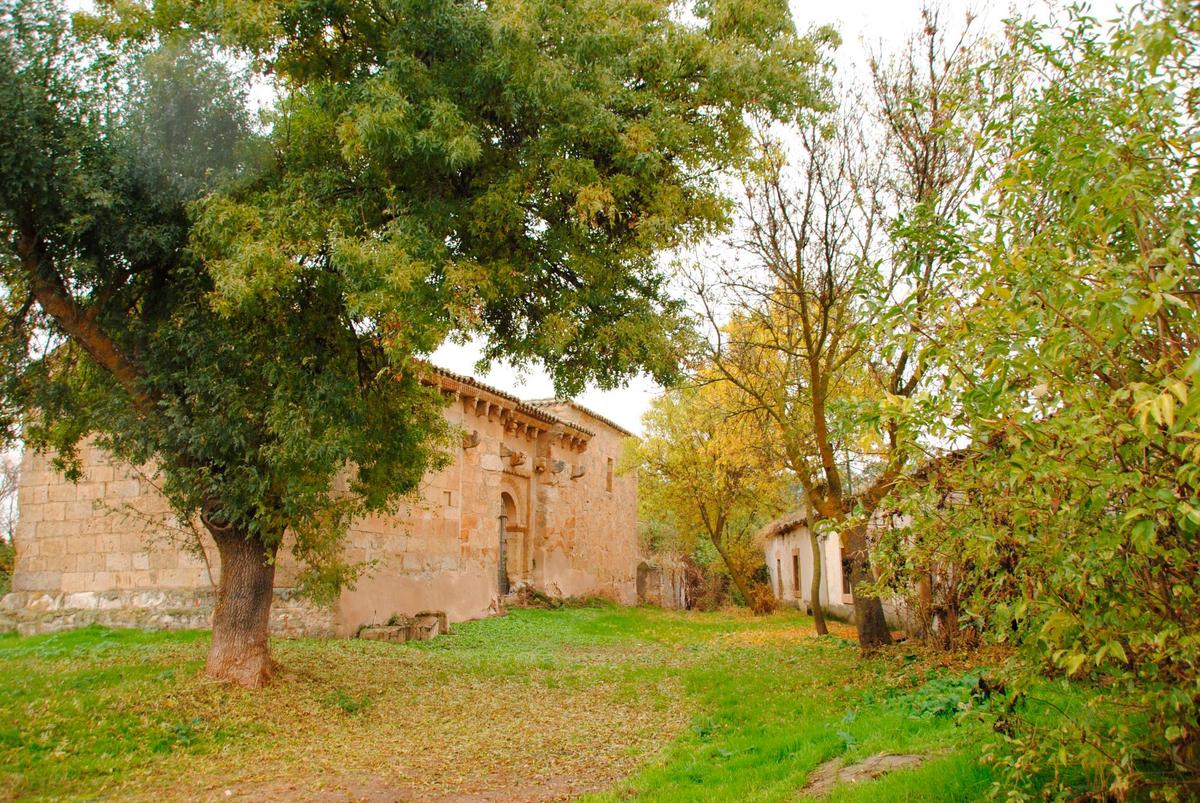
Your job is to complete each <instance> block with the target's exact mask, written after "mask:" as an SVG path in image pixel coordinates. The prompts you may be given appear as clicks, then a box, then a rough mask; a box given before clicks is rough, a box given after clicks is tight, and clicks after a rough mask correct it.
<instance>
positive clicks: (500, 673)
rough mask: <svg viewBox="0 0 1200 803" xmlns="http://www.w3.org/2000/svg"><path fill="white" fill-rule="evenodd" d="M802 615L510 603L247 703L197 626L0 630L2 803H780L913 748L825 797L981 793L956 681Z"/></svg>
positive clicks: (297, 657) (282, 646)
mask: <svg viewBox="0 0 1200 803" xmlns="http://www.w3.org/2000/svg"><path fill="white" fill-rule="evenodd" d="M810 633H811V629H810V622H809V620H808V619H807V617H803V616H799V615H796V614H777V615H775V616H771V617H765V618H752V617H749V616H746V615H740V614H736V613H717V614H694V613H675V612H663V611H657V610H650V609H624V608H611V607H604V608H578V609H569V610H557V611H547V610H518V611H513V612H512V613H510V614H509V615H508V616H507V617H502V618H494V619H487V620H482V621H478V622H471V623H467V624H460V625H456V626H455V627H454V633H453V634H452V635H450V636H445V637H442V638H439V639H437V640H435V641H431V642H424V643H411V644H404V645H397V644H387V643H381V642H367V641H311V640H279V641H276V642H274V643H273V645H272V649H273V650H274V654H275V657H276V659H277V660H278V661H279V662H280V664H281V665H282V668H281V671H280V673H279V675H278V679H277V682H276V683H275V684H273V685H272V686H271V687H270V688H268V689H266V690H262V691H257V692H248V691H244V690H240V689H231V688H227V687H224V686H220V685H217V684H213V683H209V682H206V681H205V680H204V679H203V677H202V676H201V675H200V668H201V666H202V664H203V659H204V655H205V650H206V649H207V645H208V634H207V633H205V632H183V633H178V632H176V633H141V632H134V631H113V630H103V629H99V628H92V629H87V630H79V631H74V632H68V633H61V634H56V635H52V636H37V637H32V638H18V637H15V636H2V637H0V798H2V797H5V796H10V797H12V798H47V797H53V798H83V797H88V798H94V797H101V798H113V797H120V798H139V799H146V798H153V799H163V798H174V799H180V798H186V799H219V800H230V799H233V800H237V799H296V798H313V797H317V798H322V799H335V800H336V799H369V800H412V799H418V800H438V799H446V800H458V801H462V800H552V799H567V798H577V797H580V796H581V795H589V796H590V797H589V799H592V800H598V801H610V800H621V799H626V798H637V799H643V800H687V801H695V800H720V801H725V800H738V801H753V800H795V799H797V797H799V796H800V791H801V790H802V789H803V788H804V786H805V785H806V783H807V782H808V777H809V775H810V774H811V773H812V771H813V770H814V769H815V768H816V767H817V766H818V765H819V764H821V763H822V762H824V761H826V760H828V759H831V758H834V757H837V756H844V757H845V758H846V759H847V761H848V762H853V761H854V760H856V759H859V758H863V757H866V756H869V755H872V754H875V753H881V752H883V753H917V754H922V755H926V756H929V758H928V760H927V761H926V762H925V763H924V764H922V765H920V766H918V767H916V768H910V769H904V770H899V771H896V772H893V773H891V774H888V775H885V776H884V777H882V778H880V779H878V780H874V781H864V782H861V783H857V784H853V785H846V786H841V787H838V788H837V789H835V791H834V792H833V794H832V795H831V796H830V798H829V799H831V800H838V801H851V800H853V801H864V800H880V801H902V800H931V801H932V800H937V801H946V800H971V799H975V798H979V797H981V796H983V795H984V793H985V792H986V790H987V788H988V786H989V785H990V783H991V778H990V776H989V774H988V770H987V769H986V768H983V767H980V766H979V764H978V761H977V756H978V747H977V744H978V741H979V738H980V737H981V736H982V733H981V732H980V730H979V726H977V725H972V724H966V725H959V724H956V723H955V717H954V716H953V714H952V710H953V708H954V704H955V702H956V701H957V700H959V699H962V696H963V692H962V689H964V688H965V687H966V684H967V681H962V682H961V683H958V682H957V679H958V678H959V677H961V676H962V675H963V672H962V670H961V669H952V668H939V667H936V666H931V665H930V664H929V663H928V662H927V661H925V660H923V659H918V658H916V657H915V656H912V655H908V656H906V655H905V654H904V650H903V649H902V648H898V649H894V650H889V651H887V652H886V653H885V654H883V655H881V656H879V657H875V658H871V659H863V658H862V657H861V656H860V654H859V651H858V648H857V647H856V646H854V645H852V644H851V643H850V642H848V641H845V640H844V639H841V638H837V637H827V638H824V639H816V638H813V637H811V636H810V635H809V634H810Z"/></svg>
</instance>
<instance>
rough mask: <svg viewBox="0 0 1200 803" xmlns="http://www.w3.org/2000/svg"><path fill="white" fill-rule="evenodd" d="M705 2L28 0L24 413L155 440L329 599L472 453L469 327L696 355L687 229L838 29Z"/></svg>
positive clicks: (585, 372)
mask: <svg viewBox="0 0 1200 803" xmlns="http://www.w3.org/2000/svg"><path fill="white" fill-rule="evenodd" d="M679 11H680V9H678V8H677V7H676V6H675V5H673V4H671V3H667V2H642V3H637V4H632V5H631V4H627V3H624V2H591V1H589V2H583V1H582V0H581V1H580V2H572V3H567V4H563V3H559V2H507V3H489V4H485V5H481V4H476V3H467V2H458V1H457V0H438V1H437V2H432V3H430V2H409V1H408V0H388V1H387V2H382V3H381V2H344V3H325V4H319V3H318V4H314V3H310V2H307V0H294V1H286V0H285V1H282V2H272V3H253V2H234V3H228V2H200V3H193V4H179V3H175V2H160V3H152V4H149V5H145V6H143V5H140V4H132V3H125V2H102V3H99V4H98V5H97V9H96V11H95V13H94V14H80V15H77V16H76V18H75V21H74V29H71V27H70V26H69V25H68V22H67V19H66V16H65V14H64V12H63V11H62V9H61V8H60V7H59V6H57V5H56V4H46V3H32V2H28V1H27V0H4V2H2V3H0V103H3V105H4V108H5V109H6V114H7V115H8V119H9V123H8V124H6V126H5V127H4V129H3V131H2V132H0V234H2V235H3V239H4V241H5V244H6V247H5V249H4V250H3V253H2V255H0V284H2V287H3V292H2V293H0V305H2V306H3V309H2V310H0V312H2V313H3V314H5V315H6V317H7V320H8V326H7V327H6V328H5V329H4V334H3V336H2V337H0V360H2V361H3V368H2V376H0V383H2V385H0V398H2V399H3V402H2V405H3V408H2V409H0V425H3V426H4V427H5V434H6V435H7V437H8V438H10V439H11V438H15V437H18V436H20V437H23V438H24V439H25V441H26V443H28V444H29V445H30V446H33V447H35V448H53V449H55V450H56V451H57V454H58V463H59V465H60V466H61V467H62V468H64V469H65V470H67V472H68V473H69V474H71V475H72V476H74V475H75V474H76V473H77V470H78V466H77V461H76V459H75V454H76V448H77V446H78V444H79V443H80V441H81V439H83V438H84V437H86V436H88V435H94V436H95V437H96V441H97V443H98V444H99V445H101V446H103V447H105V448H106V449H108V450H109V451H111V452H112V453H114V454H115V455H116V456H117V457H119V458H121V459H124V460H127V461H129V462H131V463H133V464H135V465H141V464H145V463H147V462H152V463H153V465H154V466H155V467H156V468H157V470H158V471H160V472H161V475H162V476H161V486H162V489H163V491H164V492H165V494H166V496H167V497H168V499H169V500H170V502H171V504H172V507H173V508H174V512H175V514H176V515H177V516H178V517H179V518H180V519H181V520H193V519H194V518H195V516H196V514H197V513H202V514H203V518H204V520H205V521H206V522H208V523H210V524H215V525H216V526H218V527H219V528H220V527H226V526H229V527H233V528H234V530H235V531H236V532H238V533H240V534H244V535H245V536H246V537H249V538H252V539H255V540H256V541H257V542H258V543H259V544H261V545H262V546H263V548H264V551H265V552H266V553H267V554H269V555H273V554H274V552H275V549H276V548H277V547H278V545H279V543H280V542H281V540H282V537H283V534H284V532H285V530H286V531H288V532H290V533H291V534H293V535H294V536H295V539H294V542H293V543H294V544H295V546H294V551H295V553H296V556H297V557H298V558H299V560H300V562H301V564H302V565H303V566H306V567H307V573H306V574H305V575H304V576H303V577H302V578H301V588H302V589H303V590H305V591H307V592H309V593H310V594H312V595H313V596H315V597H317V598H319V599H328V598H330V597H331V596H332V595H334V594H335V593H336V591H337V589H338V588H339V587H341V586H344V585H346V584H348V583H351V582H353V580H354V577H355V574H356V571H357V570H358V569H359V568H360V567H356V566H350V565H346V564H345V563H344V562H343V561H342V559H341V551H340V542H341V536H342V534H343V532H344V530H345V527H346V525H347V523H348V522H349V521H350V520H351V518H352V517H354V516H356V515H360V514H363V513H366V512H369V511H381V510H389V509H392V508H394V507H395V505H396V504H397V503H398V502H399V501H400V500H401V499H402V498H403V496H404V495H405V494H406V493H408V492H410V491H413V490H414V489H415V488H416V487H417V484H418V482H419V481H420V479H421V477H422V476H424V475H425V473H426V471H427V470H428V469H435V468H437V467H438V466H440V465H441V464H442V461H443V460H444V455H443V454H442V452H441V448H442V445H443V443H444V442H448V436H449V433H448V432H447V425H446V424H445V421H444V420H443V418H442V415H441V406H442V403H443V400H442V399H441V397H440V395H439V394H438V393H436V392H435V391H433V390H430V389H429V388H427V387H425V386H424V385H423V384H422V378H423V374H424V371H425V368H424V367H423V363H422V362H421V359H422V358H423V357H424V356H426V355H428V354H429V353H430V352H431V351H433V350H434V349H435V348H437V346H438V345H440V344H441V343H442V342H443V341H444V340H445V339H446V338H447V337H462V336H468V335H481V336H485V337H486V338H487V339H488V342H489V349H490V351H489V353H488V356H489V357H494V356H498V355H504V356H505V357H507V358H509V359H512V360H513V361H515V362H517V363H527V362H530V361H533V360H537V361H541V362H544V363H545V364H546V365H547V366H548V368H549V369H550V371H551V373H552V374H553V375H554V377H555V380H556V384H557V386H558V389H559V390H560V392H564V393H569V392H573V391H577V390H579V389H580V388H582V387H583V386H584V385H585V384H586V383H587V382H589V381H594V382H596V383H598V384H599V385H601V386H605V387H610V386H612V385H614V384H616V383H618V382H619V381H621V380H622V379H624V378H626V377H628V376H630V375H632V374H634V373H637V372H639V371H648V372H650V373H652V374H653V375H654V376H655V377H657V378H659V379H662V380H668V379H671V378H672V377H673V375H674V371H675V364H676V360H677V355H678V349H677V347H676V340H677V336H678V335H680V333H681V332H682V331H683V329H684V325H683V320H682V318H681V315H680V308H679V305H678V303H677V302H676V301H675V300H673V299H672V298H671V297H670V296H669V294H668V293H667V290H666V279H667V276H666V274H665V272H664V271H663V269H662V268H661V267H660V264H659V261H658V259H657V255H658V254H659V253H660V252H661V251H662V250H663V249H666V248H670V247H675V246H679V245H682V244H685V243H688V242H693V241H695V240H696V239H697V238H700V237H702V236H705V235H706V234H708V233H711V232H712V231H714V230H715V229H716V228H718V227H720V226H721V225H723V224H724V223H725V220H726V203H725V201H724V200H723V197H722V195H721V192H720V185H719V180H718V176H719V174H720V172H721V171H722V170H723V169H724V168H727V167H731V166H735V165H737V164H739V163H741V161H742V160H743V159H744V157H745V156H746V152H747V147H746V139H747V131H748V127H747V126H748V121H747V114H749V113H754V114H761V115H767V116H776V117H781V116H787V115H790V114H793V113H794V112H796V111H797V110H798V109H801V108H804V107H806V106H808V105H812V104H813V103H815V102H816V100H815V98H816V95H815V92H814V88H813V87H814V86H815V84H816V83H817V82H818V80H819V79H818V76H817V75H816V70H817V66H818V63H819V61H820V58H821V52H822V48H823V46H824V45H825V44H826V43H828V42H830V41H832V34H830V33H829V32H828V31H819V32H816V33H814V34H813V35H811V36H804V37H802V36H798V35H797V34H796V32H795V31H794V29H793V27H792V24H791V21H790V18H789V15H788V13H787V10H786V5H785V4H784V3H783V2H772V3H769V4H765V5H764V4H761V3H746V2H733V1H731V0H723V1H722V2H718V3H702V4H697V5H696V7H695V8H694V9H693V11H694V13H692V14H680V13H678V12H679ZM685 20H686V21H685ZM333 32H337V33H336V35H333ZM239 59H240V61H239ZM231 63H248V65H249V66H248V68H247V71H246V72H235V71H232V70H231V69H230V68H229V67H228V66H227V65H229V64H231ZM255 80H257V81H261V82H269V83H270V85H271V86H272V87H273V88H274V89H275V90H276V93H277V94H276V97H275V98H273V101H272V102H271V103H269V104H268V106H267V108H266V109H265V110H264V113H263V119H262V121H261V124H260V125H255V124H254V122H253V121H252V120H251V119H250V115H249V114H248V112H247V103H246V97H247V92H248V87H249V86H250V85H251V82H252V81H255ZM22 421H23V422H24V424H23V428H22V427H21V426H20V425H21V422H22ZM347 472H348V473H349V476H348V477H346V478H345V480H344V481H343V477H345V475H346V474H347Z"/></svg>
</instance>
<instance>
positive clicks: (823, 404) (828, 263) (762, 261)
mask: <svg viewBox="0 0 1200 803" xmlns="http://www.w3.org/2000/svg"><path fill="white" fill-rule="evenodd" d="M922 22H923V27H922V29H921V31H920V32H919V33H918V34H917V35H916V36H914V37H913V38H912V39H911V40H910V42H909V44H908V46H907V47H906V48H905V49H903V50H902V51H901V52H899V53H898V54H896V55H895V56H894V57H891V58H888V59H884V58H882V57H880V58H878V59H876V60H875V61H873V62H872V64H871V75H872V85H871V91H870V93H869V95H868V97H867V98H866V99H865V100H858V99H857V98H856V96H855V93H853V92H846V93H843V94H844V99H843V100H842V101H841V102H840V103H839V104H837V106H838V108H836V109H834V110H833V111H832V112H829V113H825V114H821V115H813V116H811V117H810V118H808V119H807V120H805V121H803V122H802V124H801V125H799V126H797V127H795V128H794V129H792V130H790V131H783V132H780V131H779V130H778V129H764V135H763V137H762V141H761V143H760V150H761V156H760V158H759V159H758V160H757V163H756V169H754V170H753V171H750V172H749V173H747V175H746V180H745V187H746V189H745V199H744V202H743V205H742V210H743V221H744V222H743V225H742V226H741V228H740V229H739V231H740V232H742V234H741V235H740V236H739V237H738V238H737V239H736V240H735V242H734V243H733V245H734V251H733V253H734V257H733V258H732V259H728V258H727V259H723V260H721V261H720V262H719V263H718V264H716V265H712V266H702V268H701V269H700V270H698V271H697V272H696V274H695V276H696V282H695V288H696V294H697V296H698V297H699V298H700V300H701V301H702V302H703V309H704V310H705V312H706V314H707V317H708V320H709V324H710V330H711V332H712V333H713V338H712V341H711V343H710V349H709V351H708V354H707V359H708V362H709V363H710V364H711V365H712V366H713V368H714V369H715V371H716V372H717V373H718V374H719V375H720V377H721V378H722V379H723V380H725V381H727V382H729V383H731V384H733V385H735V386H736V387H737V388H738V389H739V390H740V392H741V395H742V397H743V400H744V402H743V403H744V409H745V411H746V412H747V413H748V414H751V415H755V416H757V417H759V418H760V420H761V421H762V422H763V425H764V426H766V427H769V428H770V429H771V431H772V432H773V433H774V434H775V436H776V437H777V439H778V442H779V449H780V452H781V453H782V455H783V457H784V459H785V461H786V465H787V467H788V469H790V470H791V471H792V472H793V473H794V475H795V477H796V479H797V481H798V483H799V485H800V486H801V487H802V488H803V489H804V493H805V496H806V501H807V503H808V509H809V515H810V519H811V523H812V525H813V526H814V528H816V529H821V528H829V529H830V530H832V531H835V532H837V533H838V535H839V537H840V538H841V540H842V544H843V547H844V548H845V550H846V554H847V557H848V559H849V561H850V566H851V572H850V579H851V585H852V588H853V592H854V608H855V624H856V626H857V629H858V637H859V642H860V643H861V644H862V645H863V646H864V647H869V646H874V645H878V644H885V643H888V642H890V641H891V634H890V632H889V630H888V627H887V623H886V622H885V621H884V614H883V608H882V604H881V601H880V599H879V597H878V595H877V594H875V593H874V592H873V591H871V590H870V589H871V586H872V584H873V581H874V579H875V578H874V574H873V571H872V568H871V564H870V558H869V551H870V550H869V547H870V544H869V542H868V537H867V536H868V525H869V523H870V521H871V519H872V517H873V516H874V515H875V514H876V512H877V510H878V508H879V505H880V503H881V502H882V500H883V499H884V498H885V497H886V496H887V495H888V493H889V492H890V491H891V489H892V488H893V487H894V486H895V483H896V481H897V480H898V479H899V478H900V477H901V476H902V475H903V473H904V472H905V471H906V470H908V469H910V468H911V467H912V465H913V462H912V456H913V451H914V447H916V448H919V444H918V443H917V438H916V436H917V435H918V434H922V433H918V432H907V433H906V432H904V431H902V428H903V427H904V422H906V421H909V420H910V419H911V416H909V415H907V414H906V413H905V411H906V409H907V408H908V407H911V406H912V405H913V404H915V403H918V400H919V397H920V396H921V394H922V393H923V391H925V390H926V389H927V388H928V387H929V382H928V380H929V379H930V374H929V361H928V359H926V356H925V355H926V352H927V351H928V350H929V349H930V348H932V347H933V346H935V345H936V344H937V343H938V342H939V340H938V337H939V333H940V330H941V328H942V327H943V320H944V312H945V307H946V305H947V304H948V303H951V302H952V301H953V299H954V298H955V295H956V292H957V291H956V286H955V285H956V283H958V284H959V285H961V282H960V281H959V279H960V277H959V275H958V273H957V272H956V271H955V270H954V265H955V260H956V259H957V258H958V256H959V253H960V252H961V246H960V245H959V244H958V240H957V238H956V237H955V236H954V233H953V232H954V229H955V227H956V225H957V224H958V222H959V221H960V220H961V219H963V218H964V217H965V211H964V204H965V201H966V200H967V199H968V198H970V197H971V191H972V188H973V187H974V186H975V185H974V177H975V175H976V173H977V171H978V170H979V169H980V167H981V165H980V164H979V159H978V156H979V154H978V151H977V148H976V145H975V143H976V141H977V140H978V138H979V137H980V134H981V130H982V129H983V128H984V127H985V126H986V125H988V124H990V122H992V120H993V119H994V117H993V113H994V110H992V112H988V111H986V110H983V109H982V104H981V101H980V98H981V96H982V95H983V94H984V93H986V92H987V91H989V89H990V88H989V87H986V86H981V85H979V84H978V82H977V81H976V80H975V72H974V70H973V66H974V65H975V64H976V63H977V62H978V61H979V59H980V58H981V53H980V51H979V50H977V49H975V48H973V47H972V46H971V45H972V42H973V41H974V40H973V39H972V37H970V36H969V35H968V33H967V31H968V30H969V27H970V25H969V22H968V24H967V25H966V26H963V27H961V28H960V29H959V30H960V31H961V33H960V34H959V35H948V32H947V26H945V25H943V24H942V23H941V22H940V21H939V19H938V16H937V14H936V13H934V12H929V11H926V12H924V14H923V17H922ZM864 121H866V122H865V123H864ZM730 303H731V304H732V309H733V310H734V312H733V314H734V315H735V325H732V326H730V325H727V324H726V323H725V317H726V315H727V310H728V307H727V306H726V305H727V304H730ZM854 474H857V475H859V477H858V479H859V482H858V483H857V487H855V483H854V476H853V475H854ZM815 550H816V546H815V545H814V551H815ZM816 557H817V556H816V555H814V560H815V559H816ZM818 571H819V569H818ZM819 583H820V580H819V577H818V576H817V575H816V574H815V573H814V579H813V589H814V597H815V594H816V590H817V589H818V588H819ZM816 610H818V608H817V607H816V605H815V601H814V611H816ZM816 624H817V628H818V632H821V631H822V630H823V629H824V622H823V620H822V619H821V618H819V617H818V618H817V621H816Z"/></svg>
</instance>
